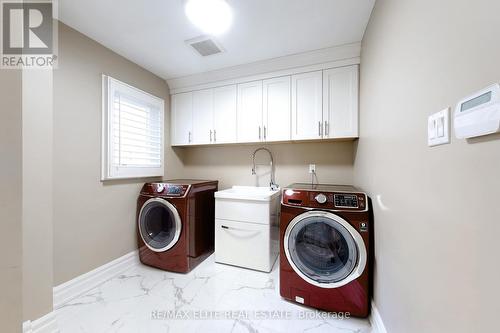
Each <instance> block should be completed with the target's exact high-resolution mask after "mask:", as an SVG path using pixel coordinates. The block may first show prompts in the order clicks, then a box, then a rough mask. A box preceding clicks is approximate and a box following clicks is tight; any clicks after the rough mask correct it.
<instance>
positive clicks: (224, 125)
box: [213, 85, 236, 143]
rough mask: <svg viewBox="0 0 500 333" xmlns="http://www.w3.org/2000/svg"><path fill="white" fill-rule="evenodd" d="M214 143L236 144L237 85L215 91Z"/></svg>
mask: <svg viewBox="0 0 500 333" xmlns="http://www.w3.org/2000/svg"><path fill="white" fill-rule="evenodd" d="M213 91H214V138H213V139H214V140H213V142H214V143H235V142H236V85H232V86H226V87H220V88H215V89H214V90H213Z"/></svg>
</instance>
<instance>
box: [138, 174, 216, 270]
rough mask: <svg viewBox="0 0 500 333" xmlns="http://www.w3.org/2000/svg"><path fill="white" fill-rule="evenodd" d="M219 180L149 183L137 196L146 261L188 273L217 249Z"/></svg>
mask: <svg viewBox="0 0 500 333" xmlns="http://www.w3.org/2000/svg"><path fill="white" fill-rule="evenodd" d="M217 187H218V182H217V181H209V180H193V179H175V180H165V181H161V182H155V183H146V184H144V186H143V187H142V190H141V193H140V195H139V198H138V199H137V236H138V237H137V238H138V245H139V257H140V260H141V262H142V263H143V264H146V265H149V266H152V267H156V268H160V269H163V270H166V271H171V272H179V273H187V272H189V271H190V270H192V269H193V268H194V267H195V266H196V265H198V264H199V263H200V262H202V261H203V260H205V259H206V258H207V257H208V256H210V255H211V254H212V253H213V252H214V230H215V226H214V221H215V198H214V193H215V192H217Z"/></svg>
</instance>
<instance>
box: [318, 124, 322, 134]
mask: <svg viewBox="0 0 500 333" xmlns="http://www.w3.org/2000/svg"><path fill="white" fill-rule="evenodd" d="M321 127H322V126H321V121H318V136H319V137H321Z"/></svg>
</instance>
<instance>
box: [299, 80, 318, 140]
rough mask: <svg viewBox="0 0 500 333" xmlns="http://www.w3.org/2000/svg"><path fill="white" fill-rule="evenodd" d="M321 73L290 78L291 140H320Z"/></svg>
mask: <svg viewBox="0 0 500 333" xmlns="http://www.w3.org/2000/svg"><path fill="white" fill-rule="evenodd" d="M322 86H323V73H322V71H316V72H310V73H303V74H298V75H293V76H292V140H312V139H321V138H322V125H323V100H322V95H323V91H322Z"/></svg>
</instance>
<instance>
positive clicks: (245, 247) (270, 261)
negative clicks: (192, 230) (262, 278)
mask: <svg viewBox="0 0 500 333" xmlns="http://www.w3.org/2000/svg"><path fill="white" fill-rule="evenodd" d="M279 209H280V195H273V196H272V197H271V198H270V199H269V200H248V199H228V198H217V195H216V198H215V261H216V262H218V263H222V264H228V265H233V266H240V267H245V268H250V269H255V270H258V271H264V272H270V271H271V270H272V268H273V265H274V263H275V261H276V258H277V257H278V253H279Z"/></svg>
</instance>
